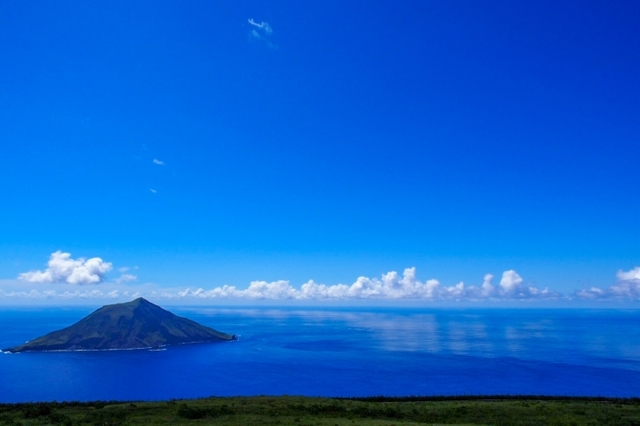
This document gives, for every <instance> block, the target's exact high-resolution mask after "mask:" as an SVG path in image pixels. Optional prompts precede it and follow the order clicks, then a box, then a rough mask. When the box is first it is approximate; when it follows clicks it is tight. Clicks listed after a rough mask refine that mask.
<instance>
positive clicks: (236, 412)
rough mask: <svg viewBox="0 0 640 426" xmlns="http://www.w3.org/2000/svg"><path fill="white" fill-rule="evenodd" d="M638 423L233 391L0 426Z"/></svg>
mask: <svg viewBox="0 0 640 426" xmlns="http://www.w3.org/2000/svg"><path fill="white" fill-rule="evenodd" d="M198 424H220V425H229V426H232V425H274V426H275V425H280V426H286V425H296V426H303V425H319V426H336V425H337V426H352V425H378V426H391V425H396V426H400V425H404V426H410V425H445V424H447V425H454V424H455V425H504V426H510V425H513V426H516V425H518V426H520V425H522V426H528V425H531V426H533V425H558V426H560V425H567V426H569V425H613V426H618V425H619V426H633V425H640V400H639V399H636V398H634V399H615V398H569V397H532V396H523V397H504V396H485V397H432V398H364V399H331V398H307V397H289V396H282V397H234V398H208V399H197V400H172V401H165V402H87V403H80V402H65V403H55V402H53V403H28V404H0V425H67V426H74V425H78V426H79V425H131V426H136V425H198Z"/></svg>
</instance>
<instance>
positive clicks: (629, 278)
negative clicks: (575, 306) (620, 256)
mask: <svg viewBox="0 0 640 426" xmlns="http://www.w3.org/2000/svg"><path fill="white" fill-rule="evenodd" d="M616 278H617V279H618V280H617V282H616V283H615V284H613V285H611V286H609V287H605V288H600V287H591V288H589V289H585V290H580V291H577V292H576V296H577V297H579V298H582V299H631V300H640V267H635V268H633V269H631V270H630V271H626V272H625V271H622V270H620V271H618V273H617V274H616Z"/></svg>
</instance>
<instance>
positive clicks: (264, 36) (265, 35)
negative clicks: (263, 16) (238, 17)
mask: <svg viewBox="0 0 640 426" xmlns="http://www.w3.org/2000/svg"><path fill="white" fill-rule="evenodd" d="M247 21H248V22H249V24H250V25H251V26H253V27H254V28H251V31H249V41H259V42H263V43H265V44H266V45H267V46H268V47H269V48H272V49H275V48H277V46H276V45H275V44H274V43H273V42H272V41H271V36H272V35H273V28H271V25H269V23H268V22H260V23H258V22H256V21H254V20H253V18H249V19H248V20H247Z"/></svg>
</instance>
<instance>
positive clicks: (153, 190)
mask: <svg viewBox="0 0 640 426" xmlns="http://www.w3.org/2000/svg"><path fill="white" fill-rule="evenodd" d="M149 191H151V193H152V194H157V193H158V191H156V190H155V189H153V188H149Z"/></svg>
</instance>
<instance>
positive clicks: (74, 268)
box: [18, 250, 113, 285]
mask: <svg viewBox="0 0 640 426" xmlns="http://www.w3.org/2000/svg"><path fill="white" fill-rule="evenodd" d="M112 267H113V265H112V264H111V263H109V262H105V261H103V260H102V259H101V258H99V257H92V258H91V259H86V260H85V259H84V258H82V257H81V258H78V259H75V260H74V259H72V258H71V253H63V252H62V251H60V250H58V251H56V252H54V253H51V256H50V257H49V261H48V262H47V269H45V270H44V271H40V270H37V271H29V272H24V273H22V274H20V275H18V279H19V280H22V281H27V282H30V283H63V282H64V283H68V284H78V285H85V284H98V283H100V282H102V280H103V279H104V275H105V274H106V273H107V272H109V271H110V270H111V269H112Z"/></svg>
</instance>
